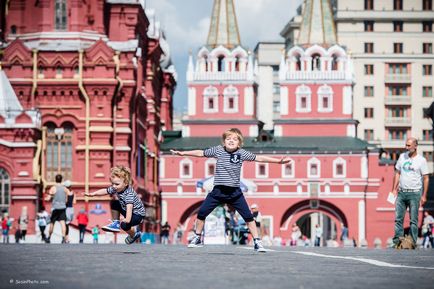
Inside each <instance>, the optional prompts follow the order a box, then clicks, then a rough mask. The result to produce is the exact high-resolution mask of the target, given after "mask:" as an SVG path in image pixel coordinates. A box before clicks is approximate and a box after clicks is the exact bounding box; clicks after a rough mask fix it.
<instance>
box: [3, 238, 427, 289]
mask: <svg viewBox="0 0 434 289" xmlns="http://www.w3.org/2000/svg"><path fill="white" fill-rule="evenodd" d="M0 266H1V269H0V288H59V289H63V288H65V289H67V288H74V289H75V288H107V289H109V288H122V289H124V288H136V289H140V288H146V289H153V288H180V289H184V288H185V289H187V288H188V289H193V288H195V289H217V288H228V289H229V288H237V289H238V288H249V289H256V288H262V289H274V288H285V289H286V288H303V289H308V288H345V289H347V288H371V289H381V288H405V289H411V288H417V289H423V288H434V250H431V249H427V250H422V249H421V250H414V251H396V250H392V249H387V250H369V249H357V248H287V247H272V248H270V250H269V251H268V252H267V253H256V252H254V251H253V250H251V248H250V247H242V246H241V247H237V246H205V247H203V248H195V249H188V248H186V247H185V246H170V245H169V246H162V245H141V244H134V245H131V246H127V245H90V244H85V245H83V244H81V245H79V244H76V245H72V244H70V245H60V244H40V245H36V244H33V245H31V244H20V245H13V244H11V245H0Z"/></svg>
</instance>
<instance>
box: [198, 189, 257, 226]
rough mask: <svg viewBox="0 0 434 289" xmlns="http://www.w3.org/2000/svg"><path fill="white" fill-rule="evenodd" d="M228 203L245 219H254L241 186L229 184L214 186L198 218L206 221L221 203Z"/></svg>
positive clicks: (247, 220)
mask: <svg viewBox="0 0 434 289" xmlns="http://www.w3.org/2000/svg"><path fill="white" fill-rule="evenodd" d="M222 204H228V205H231V206H232V207H234V209H235V210H237V211H238V213H239V214H240V215H241V217H243V219H244V221H246V222H251V221H253V215H252V212H251V211H250V208H249V205H248V204H247V202H246V199H245V198H244V195H243V192H242V191H241V189H240V188H235V187H228V186H220V185H219V186H214V188H213V190H212V191H211V192H210V193H209V194H208V195H207V196H206V198H205V201H204V202H203V203H202V205H201V206H200V209H199V212H198V213H197V218H198V219H199V220H202V221H204V220H205V218H206V217H207V216H208V215H209V214H211V212H212V211H213V210H214V209H215V208H216V207H217V206H219V205H222Z"/></svg>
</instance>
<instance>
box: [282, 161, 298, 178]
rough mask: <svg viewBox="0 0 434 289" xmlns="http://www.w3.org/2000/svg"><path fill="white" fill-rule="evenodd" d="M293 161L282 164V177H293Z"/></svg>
mask: <svg viewBox="0 0 434 289" xmlns="http://www.w3.org/2000/svg"><path fill="white" fill-rule="evenodd" d="M294 166H295V162H294V161H291V162H289V163H287V164H284V165H282V177H283V178H293V177H294V175H295V167H294Z"/></svg>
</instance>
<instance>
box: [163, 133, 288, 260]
mask: <svg viewBox="0 0 434 289" xmlns="http://www.w3.org/2000/svg"><path fill="white" fill-rule="evenodd" d="M243 140H244V138H243V135H242V134H241V132H240V130H239V129H237V128H231V129H229V130H227V131H225V132H224V133H223V135H222V145H219V146H215V147H211V148H208V149H206V150H192V151H176V150H171V152H172V154H175V155H180V156H193V157H207V158H216V159H217V165H216V171H215V175H214V188H213V190H212V191H211V192H210V193H209V194H208V195H207V196H206V199H205V201H204V202H203V203H202V205H201V207H200V209H199V212H198V214H197V219H196V226H195V228H196V230H195V237H194V238H193V239H192V240H191V242H190V244H189V245H188V247H189V248H195V247H202V241H201V234H202V230H203V226H204V223H205V218H206V217H207V216H208V215H209V214H210V213H211V212H212V211H213V210H214V209H215V208H216V207H217V206H219V205H220V204H223V203H226V204H229V205H231V206H232V207H234V208H235V209H236V210H237V211H238V213H240V215H241V217H243V219H244V220H245V221H246V223H247V225H248V227H249V230H250V233H251V234H252V236H253V242H254V249H255V251H258V252H265V249H264V247H263V246H262V242H261V240H260V239H259V235H258V231H257V229H256V224H255V221H254V219H253V215H252V212H251V211H250V209H249V206H248V205H247V202H246V199H245V198H244V195H243V193H242V191H241V188H240V174H241V166H242V164H243V161H257V162H264V163H278V164H285V163H289V162H290V159H289V158H285V157H284V158H280V159H277V158H272V157H267V156H259V155H258V156H257V155H255V154H253V153H251V152H249V151H246V150H244V149H242V148H241V147H242V146H243Z"/></svg>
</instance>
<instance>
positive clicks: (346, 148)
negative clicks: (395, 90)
mask: <svg viewBox="0 0 434 289" xmlns="http://www.w3.org/2000/svg"><path fill="white" fill-rule="evenodd" d="M306 2H307V3H306V5H312V2H311V1H306ZM316 3H319V2H316ZM321 3H325V4H324V5H323V4H319V5H320V6H321V7H319V6H318V5H317V6H315V7H314V8H315V9H306V11H307V12H306V14H304V16H303V17H304V20H303V23H302V25H301V27H302V29H301V32H300V35H299V39H298V42H297V43H299V44H298V45H295V46H293V47H290V48H289V49H287V50H286V51H285V53H284V54H283V55H282V61H281V64H280V67H279V85H280V115H279V117H278V118H276V119H274V120H273V124H272V127H273V128H274V129H273V130H264V129H263V123H261V122H260V121H259V120H258V116H257V110H258V109H257V108H258V107H257V103H258V101H257V99H258V95H257V93H256V92H257V82H256V79H257V77H258V75H257V70H256V67H255V62H254V60H253V57H252V54H251V53H249V52H248V51H247V50H246V49H245V48H243V47H242V46H241V43H240V38H239V33H238V27H237V24H236V17H235V11H234V6H233V1H230V0H216V1H215V2H214V8H213V13H212V18H211V27H210V30H209V36H208V40H207V43H206V45H204V46H203V47H201V48H200V49H199V51H198V53H197V55H196V62H195V63H194V61H193V57H190V63H189V67H188V71H187V81H188V108H189V110H188V116H187V117H186V118H184V120H183V131H182V135H181V133H178V134H177V133H175V132H173V133H170V134H169V133H166V134H165V136H166V138H165V143H164V144H163V146H162V152H163V156H162V161H161V167H160V174H161V177H162V179H161V185H162V191H163V193H162V199H163V204H162V219H163V220H168V222H169V223H170V224H171V225H172V226H175V225H176V224H177V223H181V224H183V225H185V226H186V228H187V230H189V229H190V228H191V227H192V225H193V221H194V220H195V214H196V213H197V211H198V208H199V206H200V204H201V203H202V202H203V200H204V198H205V196H206V194H207V193H208V192H209V189H210V187H206V186H203V183H204V182H207V180H208V179H211V180H212V178H211V177H212V175H213V173H214V169H215V160H214V159H206V158H191V157H180V156H172V155H170V152H169V150H170V149H176V150H192V149H204V148H207V147H210V146H215V145H218V144H220V136H221V134H222V133H223V132H224V131H225V130H226V129H228V128H231V127H238V128H239V129H240V130H241V131H242V132H243V134H244V136H245V137H246V140H245V146H244V148H245V149H247V150H249V151H252V152H254V153H256V154H265V155H269V156H277V157H281V156H290V157H291V158H292V160H293V162H292V163H290V164H287V165H276V164H264V163H247V162H246V163H244V166H243V170H242V179H241V181H242V182H243V183H245V184H246V188H247V190H246V192H245V196H246V198H247V201H248V202H249V203H250V204H252V203H256V204H258V205H259V207H260V211H261V213H262V215H263V225H264V234H265V235H268V236H269V237H271V238H273V237H276V236H280V237H282V238H283V239H289V238H290V236H291V227H292V225H293V224H294V223H297V224H298V225H299V226H300V227H301V230H302V233H303V234H304V235H307V236H308V237H311V236H312V235H313V230H314V227H315V225H316V224H320V225H321V226H322V227H323V229H324V237H325V238H326V239H332V238H336V237H339V235H340V233H341V223H342V224H344V225H345V226H346V227H347V228H348V229H349V237H350V238H354V239H355V240H356V241H357V242H359V243H360V242H363V243H365V242H366V241H367V243H368V244H369V245H370V246H372V245H373V244H374V240H375V239H377V241H376V242H378V240H380V241H381V242H382V245H383V246H384V245H385V244H386V242H387V239H388V238H389V237H391V236H392V235H393V218H394V207H393V206H392V205H390V204H388V203H387V202H386V193H387V192H388V190H389V189H390V187H391V184H390V181H391V177H392V175H393V167H392V166H387V165H383V164H380V162H379V153H378V150H377V149H376V148H373V147H371V146H370V145H369V144H368V143H367V142H365V141H362V140H360V139H357V138H356V137H355V136H356V129H357V124H358V122H357V121H356V120H354V119H353V111H352V109H353V104H352V85H353V83H354V81H355V80H354V79H353V74H352V61H351V57H350V55H349V54H348V53H347V52H346V51H345V49H344V48H343V47H341V46H339V44H338V43H337V39H336V34H335V31H334V23H333V17H330V15H331V11H330V6H329V5H326V4H327V1H323V2H321ZM311 8H312V7H311ZM310 13H311V14H310ZM313 15H315V17H313ZM317 15H321V17H319V18H318V17H316V16H317ZM318 25H319V26H318ZM318 27H320V28H321V29H318ZM270 97H271V96H270Z"/></svg>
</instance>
